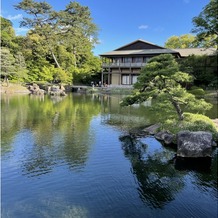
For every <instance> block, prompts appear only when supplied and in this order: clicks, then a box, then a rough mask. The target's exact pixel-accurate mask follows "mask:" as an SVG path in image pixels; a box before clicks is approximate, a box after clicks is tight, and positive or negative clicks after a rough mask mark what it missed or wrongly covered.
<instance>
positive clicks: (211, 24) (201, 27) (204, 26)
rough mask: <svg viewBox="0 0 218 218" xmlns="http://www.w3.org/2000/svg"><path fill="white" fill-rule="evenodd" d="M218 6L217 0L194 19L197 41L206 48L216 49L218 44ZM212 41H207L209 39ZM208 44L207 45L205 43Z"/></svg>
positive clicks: (211, 0)
mask: <svg viewBox="0 0 218 218" xmlns="http://www.w3.org/2000/svg"><path fill="white" fill-rule="evenodd" d="M217 12H218V4H217V0H210V2H209V3H208V4H207V5H206V6H205V7H204V8H203V10H202V12H201V13H200V14H199V15H198V16H196V17H194V18H193V20H192V21H193V24H194V29H193V32H194V33H197V36H196V37H197V40H198V41H199V42H201V43H203V44H204V46H206V47H216V48H217V44H218V37H217V36H218V18H217ZM208 38H209V39H210V40H207V39H208ZM205 42H206V43H205Z"/></svg>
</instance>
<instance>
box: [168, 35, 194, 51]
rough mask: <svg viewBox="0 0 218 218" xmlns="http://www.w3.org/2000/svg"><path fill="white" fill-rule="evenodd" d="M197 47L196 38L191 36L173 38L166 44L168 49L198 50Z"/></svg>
mask: <svg viewBox="0 0 218 218" xmlns="http://www.w3.org/2000/svg"><path fill="white" fill-rule="evenodd" d="M197 46H198V44H197V42H196V39H195V36H194V35H191V34H184V35H181V36H171V37H170V38H169V39H167V41H166V42H165V44H164V47H166V48H196V47H197Z"/></svg>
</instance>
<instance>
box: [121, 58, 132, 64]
mask: <svg viewBox="0 0 218 218" xmlns="http://www.w3.org/2000/svg"><path fill="white" fill-rule="evenodd" d="M123 62H124V63H131V62H132V58H123Z"/></svg>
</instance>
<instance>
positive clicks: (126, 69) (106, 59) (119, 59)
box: [100, 40, 180, 86]
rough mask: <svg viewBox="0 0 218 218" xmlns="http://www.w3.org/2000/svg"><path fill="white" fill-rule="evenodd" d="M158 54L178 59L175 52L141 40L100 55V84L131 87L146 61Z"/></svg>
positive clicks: (177, 54)
mask: <svg viewBox="0 0 218 218" xmlns="http://www.w3.org/2000/svg"><path fill="white" fill-rule="evenodd" d="M160 54H172V55H174V56H175V57H180V55H179V52H177V51H173V50H171V49H166V48H163V47H160V46H158V45H154V44H152V43H149V42H146V41H143V40H136V41H134V42H132V43H129V44H127V45H125V46H122V47H120V48H117V49H115V50H114V51H111V52H107V53H104V54H101V55H100V57H101V58H102V62H103V64H102V83H103V84H108V85H112V86H131V85H133V84H134V83H135V82H136V81H137V77H138V75H139V74H140V70H141V68H142V67H144V66H145V65H146V63H147V61H148V60H149V59H150V58H151V57H154V56H156V55H160Z"/></svg>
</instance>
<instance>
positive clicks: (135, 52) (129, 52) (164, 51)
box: [100, 49, 178, 56]
mask: <svg viewBox="0 0 218 218" xmlns="http://www.w3.org/2000/svg"><path fill="white" fill-rule="evenodd" d="M177 53H178V52H177V51H175V50H171V49H142V50H123V51H110V52H106V53H103V54H100V56H116V55H117V56H119V55H143V54H177Z"/></svg>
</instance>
